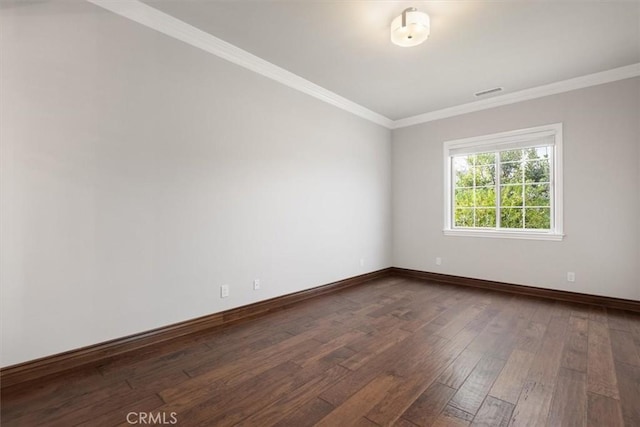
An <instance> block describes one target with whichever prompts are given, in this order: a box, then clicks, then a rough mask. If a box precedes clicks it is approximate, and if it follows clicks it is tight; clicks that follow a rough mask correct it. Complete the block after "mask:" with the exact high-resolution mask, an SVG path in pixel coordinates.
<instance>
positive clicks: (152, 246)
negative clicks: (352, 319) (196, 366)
mask: <svg viewBox="0 0 640 427" xmlns="http://www.w3.org/2000/svg"><path fill="white" fill-rule="evenodd" d="M1 15H2V18H1V22H0V28H1V31H2V33H1V37H2V39H1V45H0V52H1V55H2V57H1V58H0V59H1V61H2V69H1V72H2V77H1V82H0V84H1V87H0V89H1V91H2V96H1V97H0V99H1V105H0V108H1V116H0V120H1V134H0V138H1V142H2V153H1V154H2V165H1V166H2V175H1V182H2V188H1V197H2V198H1V206H2V210H1V220H2V221H1V225H2V229H1V233H2V239H1V242H2V248H1V249H2V252H1V253H2V257H1V266H0V267H1V269H2V276H1V280H2V287H1V293H2V306H1V309H2V319H1V320H2V354H1V359H2V362H1V363H2V366H7V365H11V364H15V363H19V362H22V361H26V360H30V359H33V358H37V357H40V356H45V355H50V354H54V353H58V352H61V351H65V350H70V349H73V348H77V347H81V346H85V345H90V344H94V343H97V342H102V341H105V340H109V339H112V338H117V337H122V336H125V335H128V334H132V333H136V332H140V331H144V330H148V329H150V328H155V327H159V326H163V325H167V324H171V323H174V322H179V321H182V320H186V319H191V318H194V317H197V316H202V315H206V314H209V313H214V312H219V311H222V310H226V309H229V308H233V307H237V306H241V305H244V304H248V303H252V302H255V301H258V300H262V299H266V298H271V297H275V296H278V295H283V294H287V293H291V292H295V291H299V290H303V289H307V288H311V287H314V286H318V285H322V284H326V283H329V282H332V281H335V280H339V279H343V278H346V277H351V276H355V275H358V274H362V273H366V272H370V271H374V270H378V269H381V268H385V267H389V266H390V265H391V252H390V250H391V243H390V229H391V216H390V209H391V207H390V185H391V184H390V183H391V177H390V150H391V148H390V132H389V131H388V130H387V129H384V128H381V127H379V126H377V125H374V124H372V123H369V122H367V121H365V120H363V119H360V118H357V117H355V116H353V115H351V114H349V113H347V112H344V111H342V110H339V109H337V108H334V107H332V106H329V105H327V104H325V103H323V102H321V101H318V100H316V99H314V98H311V97H309V96H307V95H304V94H301V93H299V92H297V91H295V90H293V89H290V88H288V87H285V86H283V85H280V84H278V83H275V82H273V81H271V80H268V79H266V78H263V77H261V76H259V75H257V74H254V73H252V72H250V71H247V70H245V69H243V68H239V67H237V66H234V65H232V64H230V63H227V62H225V61H223V60H221V59H219V58H216V57H214V56H212V55H209V54H207V53H205V52H203V51H200V50H198V49H196V48H193V47H191V46H188V45H186V44H183V43H181V42H179V41H176V40H173V39H170V38H168V37H166V36H164V35H162V34H160V33H157V32H155V31H153V30H150V29H148V28H145V27H142V26H140V25H138V24H135V23H133V22H131V21H128V20H126V19H124V18H121V17H118V16H116V15H114V14H112V13H110V12H107V11H104V10H102V9H100V8H98V7H96V6H94V5H91V4H88V3H85V2H28V3H27V2H23V3H20V2H18V3H7V4H5V5H3V10H2V14H1ZM361 258H365V265H364V267H361V266H360V259H361ZM254 278H259V279H261V281H262V287H263V289H262V290H260V291H253V290H252V280H253V279H254ZM224 283H227V284H229V285H230V287H231V296H230V297H229V298H227V299H220V297H219V287H220V285H222V284H224Z"/></svg>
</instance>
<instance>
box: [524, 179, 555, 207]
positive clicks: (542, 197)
mask: <svg viewBox="0 0 640 427" xmlns="http://www.w3.org/2000/svg"><path fill="white" fill-rule="evenodd" d="M524 198H525V205H526V206H551V191H550V188H549V184H534V185H525V186H524Z"/></svg>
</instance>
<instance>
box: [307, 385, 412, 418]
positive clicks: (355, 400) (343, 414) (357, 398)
mask: <svg viewBox="0 0 640 427" xmlns="http://www.w3.org/2000/svg"><path fill="white" fill-rule="evenodd" d="M399 381H400V379H399V378H398V377H395V376H393V375H386V374H385V375H380V376H378V377H376V378H374V379H373V380H372V381H371V382H370V383H368V384H367V385H366V386H364V387H363V388H362V389H360V390H359V391H358V392H357V393H356V394H354V395H353V396H352V397H350V398H349V399H347V400H346V401H345V402H344V403H343V404H341V405H340V406H338V407H337V408H336V409H334V410H333V411H332V412H330V413H329V414H328V415H327V416H326V417H324V418H322V419H321V420H320V421H319V422H318V423H317V424H316V426H317V427H335V426H338V425H351V424H353V423H355V422H356V421H358V420H359V419H360V418H361V417H363V416H364V415H365V414H366V413H367V412H368V411H369V410H370V409H371V408H372V407H373V406H375V405H376V404H377V403H378V402H379V401H380V400H382V399H384V398H385V397H386V396H387V394H388V392H389V389H390V388H391V387H393V385H394V384H396V383H398V382H399Z"/></svg>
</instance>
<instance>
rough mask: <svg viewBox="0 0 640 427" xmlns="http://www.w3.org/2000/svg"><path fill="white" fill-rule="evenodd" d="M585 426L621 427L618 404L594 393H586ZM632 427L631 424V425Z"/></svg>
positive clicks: (620, 413)
mask: <svg viewBox="0 0 640 427" xmlns="http://www.w3.org/2000/svg"><path fill="white" fill-rule="evenodd" d="M587 420H588V421H587V424H588V425H589V426H594V427H596V426H607V427H623V426H624V425H625V424H624V421H623V419H622V411H621V410H620V402H618V401H617V400H616V399H612V398H610V397H606V396H602V395H600V394H596V393H590V392H588V393H587ZM632 425H633V424H632Z"/></svg>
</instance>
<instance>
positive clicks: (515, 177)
mask: <svg viewBox="0 0 640 427" xmlns="http://www.w3.org/2000/svg"><path fill="white" fill-rule="evenodd" d="M500 182H501V183H502V184H519V183H521V182H522V163H519V162H517V163H513V162H508V163H503V162H501V163H500Z"/></svg>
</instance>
